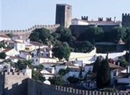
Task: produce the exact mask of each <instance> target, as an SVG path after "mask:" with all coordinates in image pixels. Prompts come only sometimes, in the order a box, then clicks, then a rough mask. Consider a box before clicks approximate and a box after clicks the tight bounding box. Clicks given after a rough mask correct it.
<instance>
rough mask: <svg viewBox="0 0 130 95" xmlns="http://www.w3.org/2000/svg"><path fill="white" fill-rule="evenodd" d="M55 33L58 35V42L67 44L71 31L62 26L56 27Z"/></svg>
mask: <svg viewBox="0 0 130 95" xmlns="http://www.w3.org/2000/svg"><path fill="white" fill-rule="evenodd" d="M55 33H58V37H57V38H58V40H60V41H62V42H69V41H70V38H71V36H72V33H71V30H70V29H68V28H64V27H62V26H60V27H58V28H57V30H56V31H55Z"/></svg>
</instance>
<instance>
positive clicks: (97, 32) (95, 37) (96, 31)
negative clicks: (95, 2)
mask: <svg viewBox="0 0 130 95" xmlns="http://www.w3.org/2000/svg"><path fill="white" fill-rule="evenodd" d="M103 33H104V32H103V30H102V28H100V27H94V26H92V27H89V28H88V29H87V30H86V31H85V32H83V33H82V34H81V35H80V39H81V40H84V41H85V40H87V41H90V42H92V43H93V44H94V43H95V41H99V40H100V39H101V38H102V37H103Z"/></svg>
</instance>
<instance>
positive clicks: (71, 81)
mask: <svg viewBox="0 0 130 95" xmlns="http://www.w3.org/2000/svg"><path fill="white" fill-rule="evenodd" d="M67 81H68V82H69V83H70V84H75V83H79V82H80V80H79V78H75V77H74V76H70V77H68V78H67Z"/></svg>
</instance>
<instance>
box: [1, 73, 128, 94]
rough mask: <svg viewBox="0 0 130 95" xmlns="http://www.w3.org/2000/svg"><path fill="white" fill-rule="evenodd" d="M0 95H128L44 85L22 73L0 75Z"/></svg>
mask: <svg viewBox="0 0 130 95" xmlns="http://www.w3.org/2000/svg"><path fill="white" fill-rule="evenodd" d="M0 95H130V94H128V93H127V94H126V93H112V92H100V91H90V90H89V91H88V90H79V89H74V88H71V87H63V86H53V85H46V84H43V83H41V82H37V81H35V80H33V79H29V78H28V77H27V76H26V75H24V74H22V73H3V74H0Z"/></svg>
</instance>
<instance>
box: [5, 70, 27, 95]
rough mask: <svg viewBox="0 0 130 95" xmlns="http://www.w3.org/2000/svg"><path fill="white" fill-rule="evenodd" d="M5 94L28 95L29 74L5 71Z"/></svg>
mask: <svg viewBox="0 0 130 95" xmlns="http://www.w3.org/2000/svg"><path fill="white" fill-rule="evenodd" d="M4 76H5V79H4V94H3V95H27V90H28V89H27V85H28V83H27V82H28V81H27V80H28V76H27V75H24V74H23V73H12V72H10V73H5V75H4Z"/></svg>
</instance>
